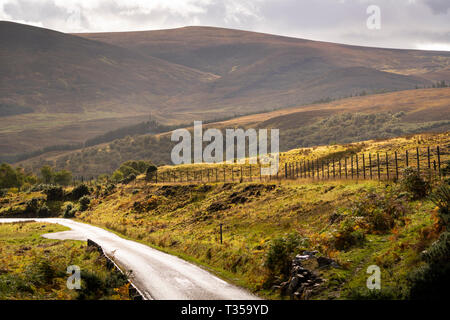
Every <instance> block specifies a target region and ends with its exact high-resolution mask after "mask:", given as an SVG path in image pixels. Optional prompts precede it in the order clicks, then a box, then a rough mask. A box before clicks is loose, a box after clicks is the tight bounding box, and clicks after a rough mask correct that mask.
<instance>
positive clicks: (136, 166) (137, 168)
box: [112, 160, 155, 183]
mask: <svg viewBox="0 0 450 320" xmlns="http://www.w3.org/2000/svg"><path fill="white" fill-rule="evenodd" d="M151 167H155V166H154V165H153V164H152V163H151V162H149V161H143V160H139V161H135V160H129V161H126V162H124V163H122V164H121V165H120V167H119V168H118V169H117V170H116V171H114V173H113V174H112V180H114V181H116V182H122V181H124V182H125V183H128V182H131V181H133V180H134V179H136V177H137V176H138V175H140V174H144V173H146V172H147V170H148V169H149V168H151Z"/></svg>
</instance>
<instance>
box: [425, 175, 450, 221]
mask: <svg viewBox="0 0 450 320" xmlns="http://www.w3.org/2000/svg"><path fill="white" fill-rule="evenodd" d="M430 200H431V201H433V203H434V204H435V205H436V206H437V207H438V208H439V219H440V221H441V224H442V225H445V226H447V225H448V222H449V218H450V186H449V185H448V184H446V183H444V184H441V185H440V186H439V187H438V188H437V190H436V191H434V192H433V193H432V194H431V195H430Z"/></svg>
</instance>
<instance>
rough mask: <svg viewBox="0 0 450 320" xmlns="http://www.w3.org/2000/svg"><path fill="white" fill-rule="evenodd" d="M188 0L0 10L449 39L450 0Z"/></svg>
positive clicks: (136, 25)
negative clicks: (184, 3)
mask: <svg viewBox="0 0 450 320" xmlns="http://www.w3.org/2000/svg"><path fill="white" fill-rule="evenodd" d="M153 1H161V3H162V0H153ZM58 3H60V2H58ZM133 3H134V2H133ZM142 3H146V2H144V1H143V2H142ZM147 3H148V2H147ZM190 4H191V5H192V6H194V7H195V8H200V9H202V10H190V9H187V11H186V10H185V11H182V10H181V9H180V10H177V9H179V8H173V7H168V6H167V5H165V6H157V7H155V8H153V9H152V10H143V9H142V8H141V7H140V6H139V5H138V4H135V5H134V6H130V4H129V3H127V2H126V1H125V0H116V1H109V0H104V1H98V5H97V6H96V7H94V8H92V7H89V8H84V9H82V11H81V14H80V17H79V24H78V25H76V24H69V23H68V19H70V17H71V15H73V12H70V10H69V9H68V7H66V5H65V4H60V6H58V5H56V4H55V1H53V0H44V1H36V0H34V1H33V0H9V2H7V3H6V4H5V5H4V7H3V11H4V13H5V14H6V15H7V16H9V17H11V20H13V21H14V20H17V21H29V22H35V23H40V24H42V25H43V26H44V27H47V28H51V29H56V30H60V31H63V32H78V31H80V30H78V29H74V28H75V27H77V28H81V29H83V31H91V32H94V31H121V30H127V31H128V30H154V29H162V28H175V27H182V26H186V25H193V24H196V25H209V26H217V27H225V28H238V29H244V30H251V31H260V32H267V33H274V34H281V35H287V36H294V37H300V38H309V39H314V40H323V41H332V42H342V43H349V44H358V45H367V46H390V47H398V48H400V47H403V48H415V47H416V45H417V43H424V42H436V43H444V44H448V45H449V46H450V39H449V32H450V12H449V10H448V9H449V8H450V0H416V1H410V0H396V1H392V0H370V1H369V0H340V1H337V0H314V1H313V0H211V1H203V0H190ZM371 4H376V5H378V6H380V8H381V16H382V27H381V29H380V30H377V31H373V30H368V29H367V27H366V19H367V17H368V15H367V13H366V9H367V7H368V6H369V5H371ZM192 6H191V7H192ZM80 8H82V7H81V5H80ZM241 9H242V10H241ZM1 10H2V8H1V7H0V11H1Z"/></svg>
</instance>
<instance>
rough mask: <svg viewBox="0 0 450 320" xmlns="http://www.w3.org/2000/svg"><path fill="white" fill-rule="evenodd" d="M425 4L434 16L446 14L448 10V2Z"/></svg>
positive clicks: (426, 1)
mask: <svg viewBox="0 0 450 320" xmlns="http://www.w3.org/2000/svg"><path fill="white" fill-rule="evenodd" d="M425 4H426V5H427V6H428V7H430V8H431V10H432V11H433V13H434V14H446V13H447V11H448V10H449V9H450V1H449V0H425Z"/></svg>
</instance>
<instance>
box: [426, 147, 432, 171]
mask: <svg viewBox="0 0 450 320" xmlns="http://www.w3.org/2000/svg"><path fill="white" fill-rule="evenodd" d="M427 157H428V176H429V179H431V160H430V147H428V148H427Z"/></svg>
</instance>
